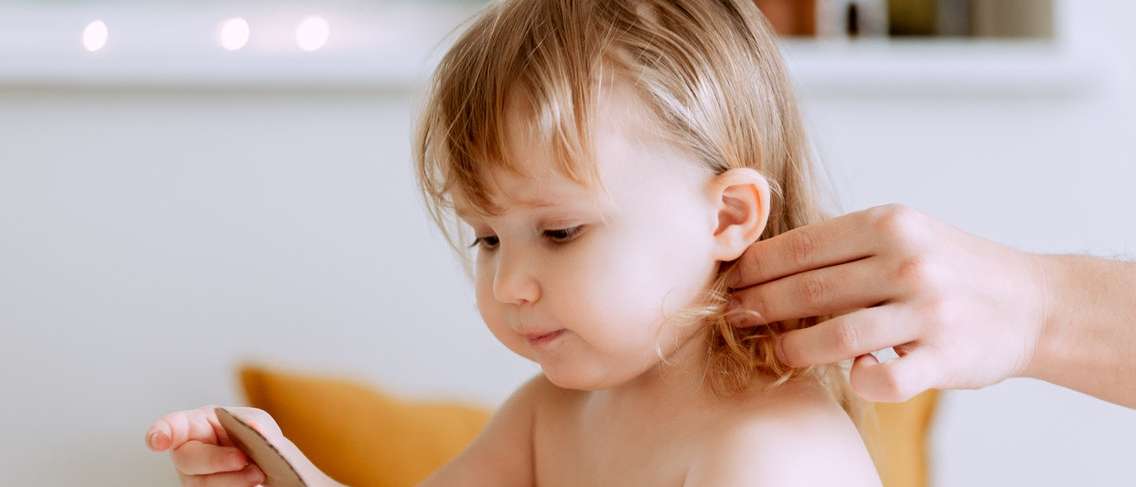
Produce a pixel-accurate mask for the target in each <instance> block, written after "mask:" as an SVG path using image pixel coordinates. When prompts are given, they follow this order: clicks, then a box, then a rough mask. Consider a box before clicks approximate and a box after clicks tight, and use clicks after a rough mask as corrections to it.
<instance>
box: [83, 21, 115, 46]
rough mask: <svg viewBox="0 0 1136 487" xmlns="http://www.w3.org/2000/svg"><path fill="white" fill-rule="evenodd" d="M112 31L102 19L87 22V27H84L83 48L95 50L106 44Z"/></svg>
mask: <svg viewBox="0 0 1136 487" xmlns="http://www.w3.org/2000/svg"><path fill="white" fill-rule="evenodd" d="M109 36H110V32H109V31H108V30H107V25H106V23H105V22H103V21H101V20H96V21H94V22H91V23H89V24H87V28H85V29H83V48H84V49H86V50H88V51H90V52H95V51H97V50H99V49H102V48H103V46H106V43H107V37H109Z"/></svg>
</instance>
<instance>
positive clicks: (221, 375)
mask: <svg viewBox="0 0 1136 487" xmlns="http://www.w3.org/2000/svg"><path fill="white" fill-rule="evenodd" d="M1070 3H1073V2H1070ZM1102 6H1105V7H1108V9H1109V10H1102V9H1101V8H1100V7H1102ZM1065 10H1067V12H1066V14H1067V15H1065V16H1063V19H1065V20H1064V21H1063V22H1064V23H1063V24H1062V30H1063V31H1064V32H1063V34H1064V35H1065V36H1066V39H1068V49H1069V51H1070V52H1071V53H1072V54H1073V55H1075V56H1076V57H1077V58H1078V59H1088V60H1090V61H1092V62H1095V63H1096V64H1094V65H1096V66H1098V67H1099V73H1098V76H1097V77H1098V78H1099V79H1098V80H1097V81H1096V82H1095V83H1090V84H1088V85H1086V86H1085V87H1083V88H1082V89H1077V90H1073V92H1062V93H1052V94H1047V93H1044V92H1040V93H1039V92H1036V91H1034V90H1030V89H1028V87H1027V88H1025V89H1023V90H1022V92H1021V93H1020V94H1014V93H988V92H983V91H982V90H977V91H970V90H959V91H957V92H954V93H952V94H950V95H949V96H944V95H942V94H940V93H937V92H933V91H931V92H921V91H919V90H913V91H912V92H910V93H905V94H903V95H902V96H891V95H889V94H888V93H886V92H882V91H875V92H873V91H871V90H868V91H867V92H859V93H856V94H854V96H853V94H851V93H848V92H843V93H842V92H840V91H839V90H835V91H825V90H824V89H814V90H806V93H805V103H804V104H805V109H806V113H807V115H808V118H809V121H810V124H811V126H812V128H813V136H814V138H815V139H816V140H817V142H818V146H819V148H820V151H821V152H822V154H823V155H824V156H825V159H826V162H827V163H828V165H829V167H830V168H831V171H832V174H833V176H834V179H835V181H836V183H837V185H838V188H839V190H840V193H841V194H842V196H843V201H844V203H845V209H847V210H854V209H859V208H863V207H866V206H870V205H874V204H879V203H884V202H902V203H906V204H909V205H912V206H914V207H917V208H920V209H922V210H924V211H926V212H928V213H930V214H932V215H935V216H938V217H940V218H942V219H944V220H946V221H948V222H951V223H953V224H955V225H957V226H959V227H961V228H964V229H966V230H969V231H973V232H976V233H978V234H981V235H984V236H987V237H989V238H992V239H994V240H997V241H1001V242H1005V243H1008V244H1012V245H1015V246H1019V247H1022V248H1026V249H1030V250H1036V251H1047V252H1089V253H1094V254H1099V255H1113V254H1126V255H1128V256H1132V254H1133V253H1136V226H1134V225H1133V223H1132V222H1133V217H1132V211H1133V210H1134V209H1136V196H1134V193H1133V192H1132V190H1131V188H1130V185H1131V184H1130V183H1131V181H1133V180H1136V156H1134V152H1133V148H1132V143H1133V141H1136V89H1133V88H1132V87H1133V86H1136V84H1134V83H1133V82H1134V81H1136V75H1134V73H1136V59H1134V57H1133V54H1132V52H1133V51H1132V47H1133V46H1136V34H1133V33H1132V32H1131V30H1130V29H1128V28H1127V27H1126V25H1125V21H1124V20H1123V19H1131V18H1134V17H1133V14H1136V8H1133V7H1132V6H1131V5H1130V4H1127V5H1126V4H1122V3H1121V2H1116V3H1106V2H1104V1H1103V0H1101V1H1094V2H1082V3H1081V4H1080V5H1077V6H1067V7H1065ZM1114 19H1115V20H1114ZM1023 81H1024V82H1026V83H1027V84H1028V82H1029V80H1028V79H1027V80H1023ZM410 93H411V91H408V90H407V89H398V88H391V89H388V90H386V91H383V90H342V91H335V90H323V91H321V90H307V89H305V90H300V89H296V90H289V89H276V90H273V91H267V92H266V91H261V90H256V89H245V90H235V89H234V90H226V89H216V88H210V89H199V90H195V89H185V88H177V89H172V88H155V89H136V88H115V87H113V86H111V87H103V88H99V89H89V88H37V87H34V86H32V87H27V86H23V87H0V384H3V386H4V393H3V399H4V401H3V402H4V413H5V414H4V415H2V416H0V431H3V432H4V434H3V435H2V438H3V439H0V484H4V485H90V486H112V485H142V484H145V485H172V484H174V483H175V482H176V479H175V477H174V475H173V473H172V469H171V468H170V466H169V463H168V461H167V460H166V459H165V457H164V456H161V455H153V454H150V453H148V452H147V451H146V450H145V448H144V446H143V440H142V436H143V433H144V432H145V428H146V426H147V425H148V423H149V422H150V421H151V420H152V419H153V418H155V417H157V416H158V415H160V414H162V413H164V412H166V411H170V410H173V409H179V408H189V407H195V406H198V405H202V404H207V403H236V402H239V401H240V397H239V395H238V393H237V390H236V383H235V380H234V376H233V367H234V366H235V364H237V363H238V362H239V361H240V360H246V359H252V360H260V361H265V362H268V363H271V364H276V365H281V366H286V367H291V368H296V369H302V370H306V371H317V372H328V373H335V374H341V375H348V376H353V377H357V378H360V379H362V380H366V381H370V382H372V383H375V384H377V385H381V386H383V387H387V388H390V389H393V390H396V391H401V392H404V393H407V394H414V395H443V396H448V397H459V398H466V399H471V400H475V401H478V402H481V403H484V404H488V405H492V404H495V403H497V402H498V401H499V400H501V399H502V398H503V397H504V396H505V395H506V394H508V392H509V391H510V390H511V389H512V388H513V387H514V386H515V385H516V384H517V383H518V382H520V381H521V380H523V379H524V378H525V377H527V376H528V375H529V374H531V373H533V371H534V369H533V367H532V366H530V365H528V364H526V363H524V362H523V361H522V360H520V359H518V358H515V357H513V356H512V355H511V354H510V353H509V352H507V351H506V350H505V349H504V347H502V346H500V345H498V344H497V343H496V342H495V341H494V340H493V339H492V337H491V336H490V335H489V333H487V332H486V331H485V330H484V329H483V326H482V324H481V323H480V321H479V319H478V316H477V313H476V311H475V309H474V307H473V299H472V295H471V293H470V292H469V290H468V288H467V285H466V283H465V280H464V277H462V275H461V274H460V271H459V270H458V267H457V265H456V264H455V262H454V260H453V259H452V257H451V256H450V255H449V254H448V250H447V249H446V247H445V245H444V243H443V242H442V241H441V239H440V238H439V237H438V236H437V232H435V231H434V229H433V228H432V227H431V226H430V223H429V222H428V220H427V219H426V217H425V213H424V211H423V210H422V205H421V202H420V200H419V198H418V196H417V194H416V193H415V190H414V185H413V177H412V173H411V166H410V160H409V147H408V141H409V138H410V121H411V119H412V117H413V114H414V110H415V106H416V101H415V100H414V98H413V96H412V95H411V94H410ZM991 326H996V324H991ZM935 433H936V435H935V437H934V439H933V446H934V449H935V456H936V459H935V462H936V463H935V473H934V475H935V478H936V481H937V483H938V485H999V484H1013V485H1024V484H1032V485H1053V486H1056V485H1065V484H1070V483H1071V484H1075V485H1116V484H1124V483H1127V482H1130V481H1131V479H1132V474H1131V472H1130V467H1129V465H1128V463H1127V462H1129V461H1130V459H1131V457H1132V452H1133V451H1134V450H1136V440H1134V439H1133V438H1136V413H1134V412H1132V411H1130V410H1125V409H1122V408H1119V407H1116V406H1111V405H1108V404H1105V403H1102V402H1100V401H1096V400H1093V399H1091V398H1087V397H1085V396H1082V395H1079V394H1077V393H1073V392H1069V391H1066V390H1062V389H1059V388H1056V387H1052V386H1048V385H1044V384H1039V383H1036V382H1032V381H1026V380H1013V381H1008V382H1006V383H1004V384H1001V385H998V386H995V387H992V388H989V389H986V390H983V391H967V392H952V393H950V394H948V395H947V396H946V399H945V401H944V404H943V408H942V412H941V415H940V417H939V422H938V424H937V425H936V431H935Z"/></svg>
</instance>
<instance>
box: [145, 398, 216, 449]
mask: <svg viewBox="0 0 1136 487" xmlns="http://www.w3.org/2000/svg"><path fill="white" fill-rule="evenodd" d="M213 408H214V406H205V407H201V408H197V409H193V410H189V411H177V412H174V413H170V414H167V415H165V416H163V417H162V418H161V419H159V420H157V421H155V422H154V424H152V425H151V426H150V429H149V430H147V431H146V445H147V446H149V447H150V449H151V450H154V451H165V450H167V449H171V450H172V449H174V448H177V447H179V446H181V445H182V444H183V443H185V442H187V441H191V440H195V441H200V442H203V443H211V444H223V445H228V444H229V442H228V437H227V435H225V430H224V428H222V427H221V424H220V423H219V422H218V421H217V416H216V415H215V414H214V413H213Z"/></svg>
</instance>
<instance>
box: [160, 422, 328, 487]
mask: <svg viewBox="0 0 1136 487" xmlns="http://www.w3.org/2000/svg"><path fill="white" fill-rule="evenodd" d="M214 408H215V406H205V407H202V408H198V409H193V410H189V411H178V412H174V413H170V414H167V415H165V416H163V417H162V418H161V419H158V420H157V421H155V422H154V423H153V424H152V425H151V426H150V429H149V430H147V432H146V446H148V447H149V448H150V449H151V450H153V451H156V452H161V451H166V450H169V451H170V459H171V460H172V461H173V464H174V467H175V468H176V469H177V472H178V478H179V479H181V484H182V485H183V486H195V485H209V486H211V487H213V486H218V487H223V486H232V487H238V486H239V487H251V486H257V485H260V484H262V483H263V482H265V476H264V472H262V471H261V470H260V469H259V468H257V466H256V465H255V464H254V463H252V462H251V461H250V460H249V458H248V456H247V455H245V454H244V452H242V451H241V450H240V449H238V448H237V447H235V446H234V444H233V442H232V440H231V439H230V438H229V435H228V434H227V432H226V431H225V428H223V427H222V426H221V423H220V422H219V421H218V419H217V415H216V413H215V412H214ZM225 409H227V410H228V411H230V412H232V413H233V414H234V415H235V416H237V417H239V418H240V419H241V421H243V422H245V423H246V424H248V425H250V426H252V427H253V428H255V429H256V430H257V431H258V432H259V433H260V434H261V435H262V436H264V437H265V438H266V439H267V440H268V441H269V443H271V444H272V445H273V446H275V447H276V448H277V450H279V451H280V453H281V454H282V455H284V456H285V458H287V459H288V461H289V462H290V463H291V464H292V466H294V467H295V468H296V470H297V471H298V472H299V474H300V475H301V476H302V477H303V478H304V480H305V481H307V482H308V485H309V486H311V487H331V486H341V484H339V483H338V482H335V481H334V480H332V479H331V477H328V476H327V475H326V474H324V473H323V472H322V471H320V470H319V468H316V466H315V465H314V464H312V462H311V461H310V460H308V458H307V457H305V456H304V454H303V453H301V452H300V450H299V449H298V448H296V445H295V444H293V443H292V442H291V441H290V440H288V439H287V438H285V437H284V434H283V433H282V432H281V431H280V427H279V426H278V425H277V424H276V421H275V420H273V419H272V416H269V414H268V413H266V412H264V411H262V410H260V409H255V408H244V407H228V408H225ZM265 487H272V486H271V485H267V484H266V485H265Z"/></svg>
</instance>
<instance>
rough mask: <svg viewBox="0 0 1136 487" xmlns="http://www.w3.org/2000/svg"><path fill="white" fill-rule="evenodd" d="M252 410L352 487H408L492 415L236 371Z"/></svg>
mask: <svg viewBox="0 0 1136 487" xmlns="http://www.w3.org/2000/svg"><path fill="white" fill-rule="evenodd" d="M240 379H241V385H242V386H243V388H244V391H245V396H246V397H247V399H248V402H249V404H250V405H252V406H253V407H257V408H260V409H263V410H265V411H268V413H269V414H271V415H272V417H273V418H275V419H276V421H277V423H279V424H280V427H281V429H282V430H283V431H284V434H285V435H286V436H287V437H288V438H290V439H291V440H292V441H293V442H295V443H296V445H297V446H298V447H299V448H300V449H301V450H303V452H304V453H305V454H306V455H307V456H308V458H310V459H311V460H312V462H313V463H315V464H316V466H318V467H319V468H320V469H321V470H323V471H324V472H326V473H327V474H328V475H330V476H332V477H333V478H335V479H336V480H338V481H339V482H342V483H346V484H347V485H351V486H353V487H356V486H357V487H367V486H384V487H386V486H392V487H400V486H413V485H416V484H418V483H419V482H421V481H422V480H423V479H425V478H426V477H427V476H429V475H430V473H431V472H433V471H434V470H436V469H437V468H438V467H440V466H441V465H443V464H445V463H446V462H448V461H449V460H450V459H452V458H453V457H455V456H457V454H458V453H460V452H461V450H462V449H463V448H465V446H466V445H467V444H468V443H469V442H470V441H471V440H472V439H473V437H474V436H476V435H477V433H478V432H479V431H481V429H482V427H484V425H485V423H486V421H487V420H488V418H489V411H487V410H485V409H482V408H477V407H472V406H467V405H463V404H458V403H444V402H409V401H402V400H399V399H396V398H393V397H391V396H389V395H386V394H382V393H380V392H378V391H377V390H375V389H373V388H371V387H368V386H366V385H363V384H359V383H356V382H353V381H349V380H344V379H335V378H326V377H316V376H310V375H304V374H297V373H289V372H282V371H274V370H270V369H266V368H262V367H257V366H252V365H249V366H244V367H241V369H240Z"/></svg>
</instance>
